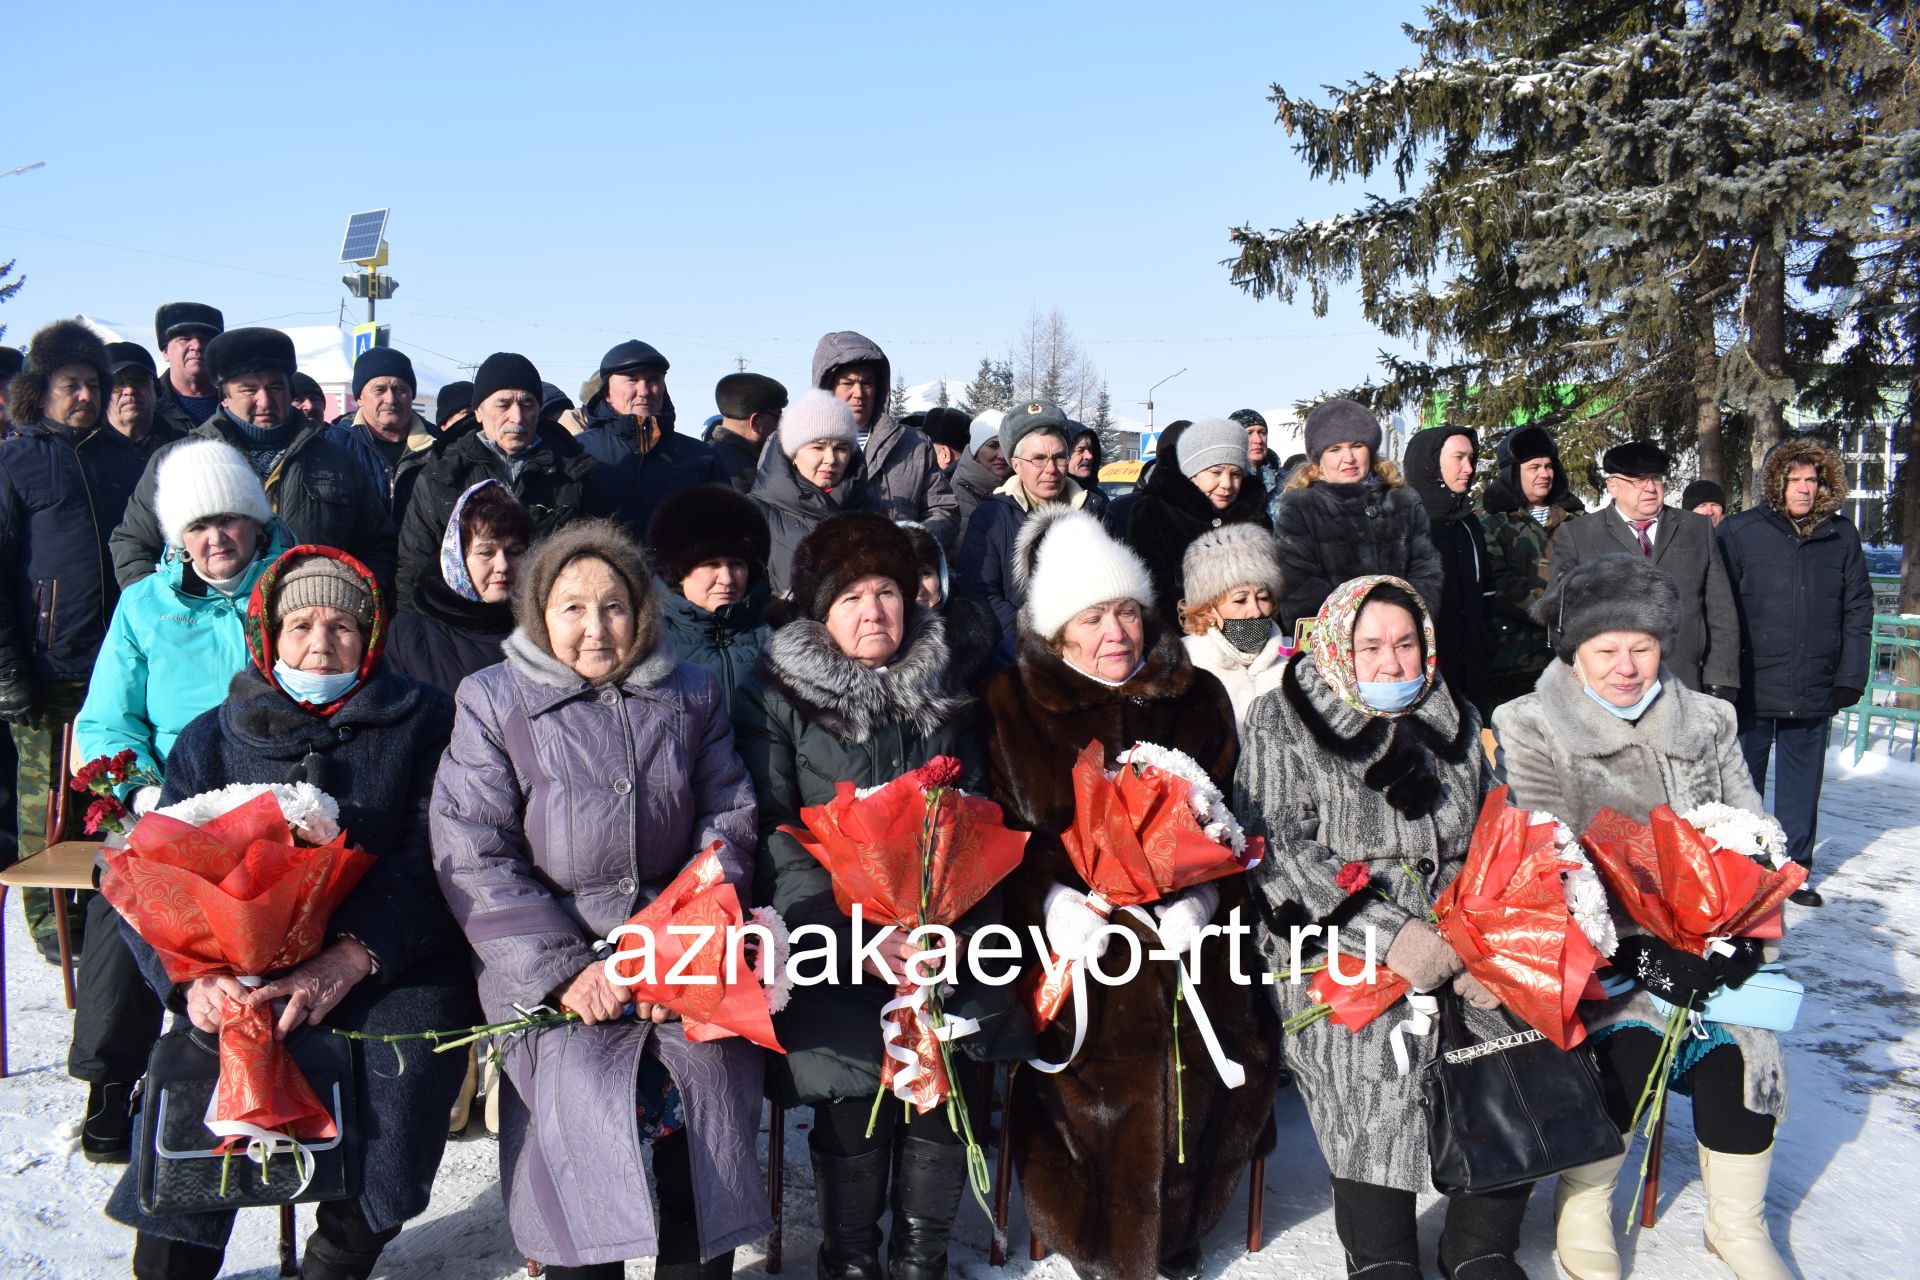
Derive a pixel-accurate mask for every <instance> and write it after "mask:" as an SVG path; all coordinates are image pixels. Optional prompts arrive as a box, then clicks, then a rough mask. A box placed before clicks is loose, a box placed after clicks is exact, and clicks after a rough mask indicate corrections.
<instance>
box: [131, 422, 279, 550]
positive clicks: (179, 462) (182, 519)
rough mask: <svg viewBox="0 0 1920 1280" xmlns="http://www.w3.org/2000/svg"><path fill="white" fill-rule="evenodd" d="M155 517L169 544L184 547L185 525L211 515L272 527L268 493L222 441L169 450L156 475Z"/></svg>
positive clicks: (184, 444) (188, 443)
mask: <svg viewBox="0 0 1920 1280" xmlns="http://www.w3.org/2000/svg"><path fill="white" fill-rule="evenodd" d="M153 513H154V515H155V517H157V518H158V519H159V521H160V532H161V533H162V534H164V535H165V536H166V539H167V545H169V546H174V547H184V546H185V545H186V541H185V539H186V534H187V526H188V525H190V524H192V523H193V522H194V521H196V520H205V519H207V518H208V517H210V516H247V517H248V518H250V519H253V520H257V521H259V522H260V525H261V527H262V528H265V527H266V526H267V525H269V524H271V523H272V522H273V508H272V507H271V506H269V505H268V504H267V491H266V490H265V489H263V488H261V486H260V477H259V476H257V475H255V474H254V473H253V468H252V467H251V466H248V465H247V460H246V458H245V457H244V456H242V455H241V453H240V451H239V450H238V449H236V448H234V447H233V446H232V445H230V444H228V443H226V442H225V441H224V440H199V439H190V440H185V441H183V442H181V443H180V444H177V445H174V446H173V447H172V448H171V449H168V450H167V451H166V453H165V454H164V455H163V456H162V457H161V459H160V469H159V471H158V472H157V473H156V474H155V476H154V490H153Z"/></svg>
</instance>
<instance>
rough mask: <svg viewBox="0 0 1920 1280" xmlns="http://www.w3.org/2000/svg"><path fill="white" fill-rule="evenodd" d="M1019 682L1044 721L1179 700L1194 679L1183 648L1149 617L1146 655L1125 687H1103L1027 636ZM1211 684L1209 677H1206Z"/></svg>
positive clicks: (1022, 638)
mask: <svg viewBox="0 0 1920 1280" xmlns="http://www.w3.org/2000/svg"><path fill="white" fill-rule="evenodd" d="M1019 662H1020V676H1021V680H1022V683H1023V684H1024V685H1025V687H1026V691H1027V695H1028V696H1029V697H1030V698H1031V699H1032V700H1033V702H1034V705H1035V706H1036V707H1037V708H1038V709H1039V710H1040V711H1041V712H1043V713H1045V714H1047V715H1053V716H1060V715H1072V714H1074V713H1076V712H1081V711H1089V710H1091V709H1093V708H1095V707H1101V706H1106V705H1107V704H1109V703H1114V702H1161V701H1164V700H1166V699H1169V698H1178V697H1180V696H1181V695H1182V694H1184V693H1186V692H1187V691H1188V690H1189V689H1191V688H1192V687H1193V682H1194V680H1195V679H1196V678H1197V675H1196V671H1195V668H1194V665H1193V659H1191V658H1190V657H1188V656H1187V647H1186V645H1185V644H1183V643H1181V640H1180V637H1179V636H1177V635H1175V634H1174V632H1173V631H1172V629H1170V628H1168V627H1166V626H1164V625H1163V624H1162V623H1161V622H1160V621H1159V617H1158V615H1155V614H1149V615H1148V617H1147V655H1146V661H1144V662H1143V663H1141V664H1140V670H1139V672H1138V673H1137V674H1136V675H1135V676H1134V677H1133V679H1131V680H1129V681H1127V682H1126V683H1125V684H1119V685H1106V684H1101V683H1100V682H1099V681H1097V680H1093V679H1090V678H1088V677H1087V676H1086V675H1084V674H1082V673H1081V672H1080V671H1077V670H1075V669H1074V668H1073V667H1070V666H1068V665H1067V660H1066V659H1065V658H1062V657H1061V656H1060V655H1059V654H1056V653H1054V652H1053V650H1051V649H1049V648H1047V645H1046V642H1045V641H1044V640H1042V639H1041V638H1040V637H1039V636H1036V635H1035V634H1034V633H1033V632H1031V631H1022V632H1021V633H1020V647H1019ZM1208 678H1209V679H1211V678H1212V677H1211V676H1209V677H1208Z"/></svg>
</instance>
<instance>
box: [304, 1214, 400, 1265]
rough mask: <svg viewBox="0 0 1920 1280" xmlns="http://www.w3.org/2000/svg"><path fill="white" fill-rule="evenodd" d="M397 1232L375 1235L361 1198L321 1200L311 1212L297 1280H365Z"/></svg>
mask: <svg viewBox="0 0 1920 1280" xmlns="http://www.w3.org/2000/svg"><path fill="white" fill-rule="evenodd" d="M399 1234H400V1228H398V1227H389V1228H388V1229H387V1230H385V1231H375V1230H374V1229H373V1228H372V1227H370V1226H368V1225H367V1219H366V1216H365V1215H364V1214H363V1213H362V1212H361V1211H360V1198H359V1197H358V1196H353V1197H350V1198H348V1199H346V1200H322V1201H321V1202H320V1203H319V1204H318V1205H317V1206H315V1208H314V1211H313V1234H312V1235H310V1236H308V1237H307V1252H306V1255H305V1256H304V1257H302V1258H301V1259H300V1280H367V1276H368V1275H369V1274H370V1273H371V1272H372V1271H373V1264H374V1263H376V1262H378V1261H380V1252H381V1250H383V1249H385V1248H386V1247H387V1242H388V1241H390V1240H392V1239H393V1238H394V1237H395V1236H397V1235H399Z"/></svg>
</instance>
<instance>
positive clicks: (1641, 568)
mask: <svg viewBox="0 0 1920 1280" xmlns="http://www.w3.org/2000/svg"><path fill="white" fill-rule="evenodd" d="M1533 620H1534V621H1535V622H1537V623H1539V624H1540V625H1541V626H1543V627H1545V628H1547V630H1548V631H1549V632H1550V633H1551V634H1552V636H1553V651H1554V653H1556V654H1557V655H1559V658H1560V661H1562V662H1566V663H1571V662H1572V661H1573V653H1574V650H1576V649H1578V648H1579V647H1580V646H1581V645H1583V644H1585V643H1586V642H1587V641H1589V640H1591V639H1593V638H1594V637H1595V636H1597V635H1600V634H1601V633H1602V632H1606V631H1642V632H1645V633H1646V634H1648V635H1650V636H1652V637H1653V638H1654V639H1656V640H1658V641H1659V642H1660V648H1661V651H1662V652H1663V653H1664V652H1670V651H1671V650H1672V649H1673V642H1674V639H1675V637H1676V636H1677V635H1678V634H1679V631H1680V589H1679V588H1678V587H1677V586H1675V585H1674V582H1673V579H1672V578H1670V577H1668V576H1667V574H1666V571H1665V570H1664V569H1661V568H1660V567H1659V566H1657V565H1655V564H1654V563H1653V562H1652V561H1651V560H1648V559H1647V558H1646V557H1644V556H1635V555H1627V554H1624V553H1622V554H1620V555H1609V556H1601V557H1599V558H1598V559H1595V560H1583V561H1581V562H1580V563H1579V564H1577V565H1575V566H1574V567H1573V568H1572V569H1570V570H1568V571H1567V572H1566V573H1564V574H1560V573H1556V574H1554V576H1553V581H1552V582H1550V583H1548V584H1547V589H1546V591H1545V592H1544V593H1543V594H1542V595H1541V597H1540V599H1539V602H1538V603H1536V604H1535V605H1534V606H1533Z"/></svg>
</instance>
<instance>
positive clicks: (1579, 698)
mask: <svg viewBox="0 0 1920 1280" xmlns="http://www.w3.org/2000/svg"><path fill="white" fill-rule="evenodd" d="M1534 688H1535V691H1536V692H1537V693H1538V694H1539V696H1540V709H1541V710H1542V711H1544V712H1545V713H1546V717H1547V723H1549V724H1551V725H1553V726H1555V728H1556V729H1557V730H1558V732H1557V734H1556V735H1555V736H1556V737H1557V738H1558V739H1559V741H1560V742H1561V743H1562V744H1564V745H1565V747H1566V749H1567V752H1568V754H1570V755H1576V756H1591V757H1596V758H1598V757H1606V756H1611V755H1617V754H1619V753H1620V752H1622V751H1626V750H1628V749H1630V748H1632V747H1636V746H1651V747H1653V748H1654V749H1655V750H1658V751H1660V752H1662V753H1663V754H1666V755H1671V756H1680V757H1684V758H1687V759H1693V760H1706V759H1711V758H1712V756H1713V753H1714V749H1715V748H1714V738H1713V734H1714V722H1713V720H1712V719H1711V718H1709V717H1707V716H1705V715H1699V714H1694V710H1695V709H1694V708H1691V707H1689V706H1688V705H1687V704H1688V703H1689V702H1690V701H1692V700H1693V699H1696V698H1704V697H1706V696H1707V695H1705V694H1700V693H1695V692H1694V691H1693V690H1691V689H1689V688H1687V687H1686V686H1685V685H1683V684H1681V683H1680V681H1679V680H1678V679H1677V678H1676V677H1675V676H1674V674H1673V672H1672V671H1670V670H1668V669H1667V668H1666V667H1665V666H1664V665H1663V666H1662V667H1661V668H1660V696H1659V697H1657V698H1655V699H1654V700H1653V705H1652V706H1650V707H1648V708H1647V712H1646V714H1645V715H1643V716H1641V717H1640V718H1639V719H1638V720H1635V721H1629V720H1622V719H1621V718H1620V717H1618V716H1616V715H1612V714H1610V713H1609V712H1607V711H1606V710H1604V709H1603V708H1601V707H1600V706H1598V705H1597V704H1596V703H1595V702H1594V700H1593V699H1592V698H1589V697H1588V696H1587V690H1586V686H1585V685H1583V684H1581V683H1580V677H1579V676H1577V675H1575V674H1574V671H1573V667H1572V666H1571V665H1570V664H1568V663H1565V662H1561V661H1559V660H1558V659H1556V660H1554V661H1552V662H1549V663H1548V664H1547V669H1546V670H1545V671H1544V672H1542V673H1541V675H1540V682H1539V684H1537V685H1536V686H1534Z"/></svg>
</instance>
